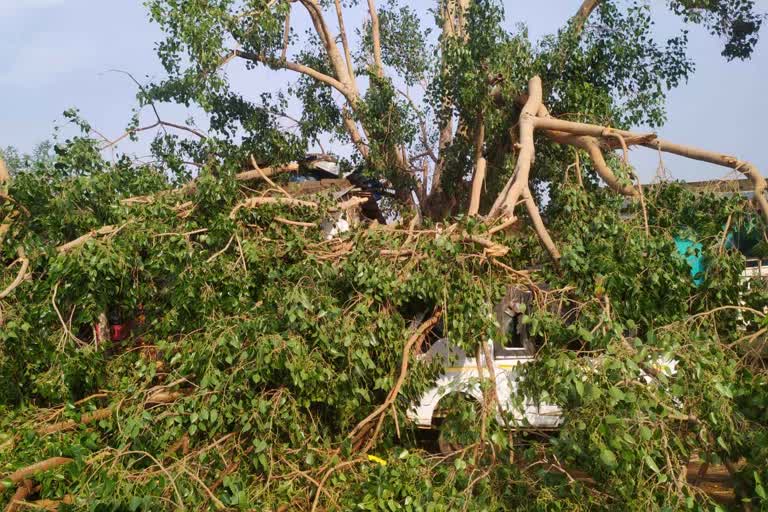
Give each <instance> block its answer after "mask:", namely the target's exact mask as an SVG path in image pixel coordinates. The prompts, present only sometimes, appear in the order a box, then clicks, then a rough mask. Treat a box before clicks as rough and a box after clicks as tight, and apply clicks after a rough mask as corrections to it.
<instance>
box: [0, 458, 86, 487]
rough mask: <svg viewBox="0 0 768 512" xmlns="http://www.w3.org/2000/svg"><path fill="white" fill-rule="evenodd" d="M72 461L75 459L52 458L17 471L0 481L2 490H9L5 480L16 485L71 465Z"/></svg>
mask: <svg viewBox="0 0 768 512" xmlns="http://www.w3.org/2000/svg"><path fill="white" fill-rule="evenodd" d="M72 460H73V459H70V458H69V457H51V458H50V459H45V460H43V461H40V462H37V463H35V464H32V465H31V466H27V467H25V468H21V469H19V470H16V471H14V472H13V473H11V474H10V475H8V476H7V477H5V478H2V479H0V489H7V488H8V487H6V485H5V484H3V482H2V481H3V480H10V481H11V483H12V484H14V485H16V484H17V483H19V482H21V481H23V480H24V479H25V478H27V477H28V476H34V475H35V474H37V473H40V472H41V471H47V470H49V469H53V468H57V467H59V466H63V465H64V464H69V463H70V462H72Z"/></svg>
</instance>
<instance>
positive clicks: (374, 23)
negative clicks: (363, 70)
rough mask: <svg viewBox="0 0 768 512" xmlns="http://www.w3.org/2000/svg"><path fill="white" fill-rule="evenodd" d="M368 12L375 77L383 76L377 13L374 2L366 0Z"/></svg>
mask: <svg viewBox="0 0 768 512" xmlns="http://www.w3.org/2000/svg"><path fill="white" fill-rule="evenodd" d="M368 12H369V13H370V15H371V36H372V38H373V62H374V64H375V66H376V75H378V76H379V77H383V76H384V63H383V61H382V59H381V31H380V28H379V13H378V12H376V4H375V2H374V0H368Z"/></svg>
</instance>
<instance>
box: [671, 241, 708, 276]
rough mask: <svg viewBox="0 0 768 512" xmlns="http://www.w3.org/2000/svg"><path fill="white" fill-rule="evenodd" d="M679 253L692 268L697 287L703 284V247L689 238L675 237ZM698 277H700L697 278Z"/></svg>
mask: <svg viewBox="0 0 768 512" xmlns="http://www.w3.org/2000/svg"><path fill="white" fill-rule="evenodd" d="M675 245H676V246H677V252H678V253H680V255H681V256H682V257H683V258H685V261H686V262H688V266H689V267H691V276H693V282H694V284H695V285H696V286H698V285H700V284H701V281H702V277H701V276H702V273H703V272H704V255H703V249H704V248H703V246H702V245H701V244H700V243H699V242H695V241H693V240H691V239H689V238H680V237H675ZM697 276H698V277H697Z"/></svg>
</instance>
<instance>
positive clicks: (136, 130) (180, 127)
mask: <svg viewBox="0 0 768 512" xmlns="http://www.w3.org/2000/svg"><path fill="white" fill-rule="evenodd" d="M158 126H162V127H163V129H165V127H166V126H168V127H170V128H176V129H177V130H182V131H185V132H189V133H191V134H193V135H196V136H198V137H200V138H201V139H207V138H208V137H207V136H206V135H205V134H204V133H202V132H200V131H198V130H195V129H194V128H190V127H189V126H184V125H181V124H176V123H170V122H168V121H163V120H161V119H160V118H158V120H157V121H155V122H154V123H152V124H150V125H148V126H142V127H140V128H133V129H131V130H128V131H126V132H125V133H123V134H122V135H121V136H119V137H118V138H116V139H114V140H111V141H109V140H108V141H107V143H106V144H104V145H103V146H101V147H100V148H99V149H100V150H101V151H104V150H105V149H109V148H111V147H112V146H114V145H115V144H117V143H118V142H120V141H121V140H123V139H125V138H127V137H130V136H131V135H134V134H136V133H139V132H144V131H147V130H151V129H153V128H157V127H158ZM101 137H102V138H104V136H103V135H102V136H101Z"/></svg>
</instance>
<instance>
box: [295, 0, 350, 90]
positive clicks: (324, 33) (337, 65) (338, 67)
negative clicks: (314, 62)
mask: <svg viewBox="0 0 768 512" xmlns="http://www.w3.org/2000/svg"><path fill="white" fill-rule="evenodd" d="M299 1H300V2H301V4H302V5H303V6H304V8H305V9H306V10H307V13H308V14H309V17H310V18H311V19H312V24H313V25H314V26H315V31H316V32H317V34H318V36H320V40H321V41H322V42H323V46H325V49H326V51H327V53H328V59H329V60H330V61H331V66H333V70H334V71H335V72H336V78H338V79H339V80H340V81H341V82H342V83H343V84H344V85H345V86H346V94H344V96H346V97H347V99H348V100H349V101H350V103H353V104H354V103H355V102H356V101H357V97H358V96H359V93H358V92H357V87H356V85H355V84H354V80H355V77H354V76H352V75H350V74H349V72H348V70H347V65H346V63H345V62H344V59H343V58H342V56H341V53H340V52H339V48H338V46H336V41H335V39H334V38H333V36H332V35H331V31H330V30H329V29H328V24H327V23H326V22H325V18H324V17H323V11H322V9H321V7H320V5H319V4H318V3H317V0H299Z"/></svg>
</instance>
